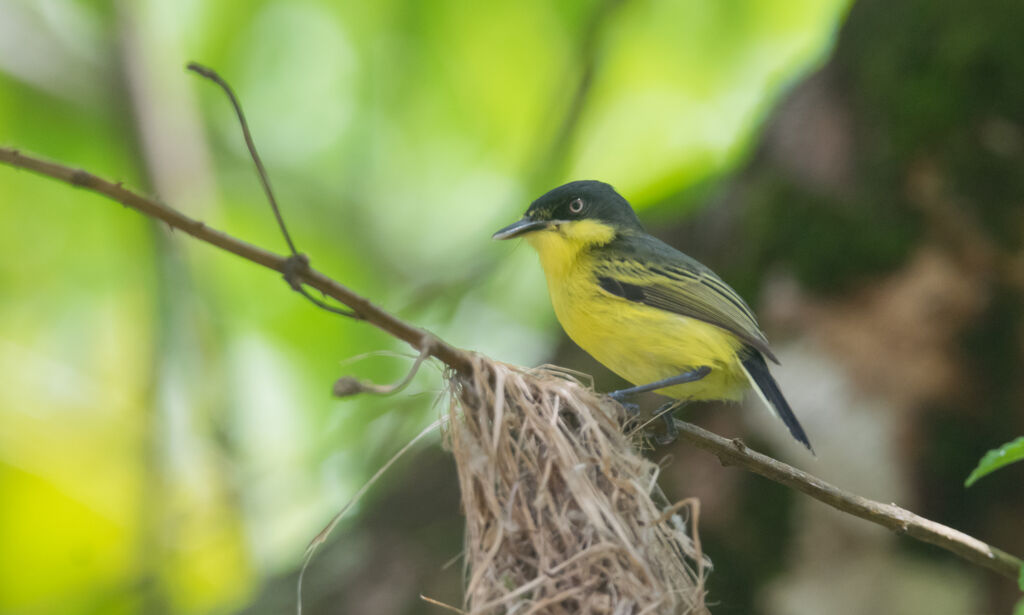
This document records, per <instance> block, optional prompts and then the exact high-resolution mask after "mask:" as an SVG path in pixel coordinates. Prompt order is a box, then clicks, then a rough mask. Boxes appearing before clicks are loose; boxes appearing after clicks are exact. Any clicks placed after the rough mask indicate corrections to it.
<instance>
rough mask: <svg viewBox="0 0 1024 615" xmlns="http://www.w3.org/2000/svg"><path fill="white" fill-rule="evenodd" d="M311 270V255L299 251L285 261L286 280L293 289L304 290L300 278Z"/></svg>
mask: <svg viewBox="0 0 1024 615" xmlns="http://www.w3.org/2000/svg"><path fill="white" fill-rule="evenodd" d="M308 272H309V257H308V256H306V255H305V254H302V253H298V254H293V255H291V256H289V257H288V258H287V259H285V261H284V280H285V282H288V286H291V287H292V290H297V291H300V292H301V291H302V282H301V281H300V280H299V278H300V277H301V276H302V275H303V274H305V273H308Z"/></svg>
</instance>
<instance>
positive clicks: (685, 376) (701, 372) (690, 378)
mask: <svg viewBox="0 0 1024 615" xmlns="http://www.w3.org/2000/svg"><path fill="white" fill-rule="evenodd" d="M710 373H711V368H710V367H708V366H707V365H702V366H701V367H698V368H697V369H694V370H690V371H688V372H683V373H681V374H679V375H678V376H672V377H671V378H665V379H664V380H658V381H656V382H651V383H649V384H642V385H640V386H636V387H630V388H628V389H619V390H618V391H612V392H611V393H609V394H608V397H611V398H612V399H614V400H615V401H617V402H619V403H622V400H624V399H627V398H629V397H633V396H634V395H639V394H640V393H647V392H648V391H657V390H658V389H664V388H665V387H671V386H675V385H677V384H685V383H687V382H696V381H698V380H700V379H701V378H703V377H704V376H707V375H708V374H710Z"/></svg>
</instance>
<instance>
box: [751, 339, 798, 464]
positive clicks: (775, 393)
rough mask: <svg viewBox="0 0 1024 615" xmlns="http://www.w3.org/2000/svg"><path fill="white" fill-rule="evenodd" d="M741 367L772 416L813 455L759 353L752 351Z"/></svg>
mask: <svg viewBox="0 0 1024 615" xmlns="http://www.w3.org/2000/svg"><path fill="white" fill-rule="evenodd" d="M742 365H743V371H745V372H746V373H747V378H749V379H750V384H751V385H752V386H753V387H754V390H755V391H757V395H758V397H760V398H761V401H763V402H764V403H765V405H766V406H768V409H769V410H771V411H772V414H774V415H775V416H777V417H779V418H780V419H782V422H783V423H785V424H786V427H788V428H789V433H791V434H793V437H794V438H796V441H797V442H799V443H800V444H803V445H804V446H806V447H807V450H809V451H811V454H814V449H813V448H811V442H810V440H808V439H807V434H805V433H804V428H803V427H801V426H800V421H798V420H796V415H795V414H793V410H792V409H791V408H790V407H789V402H787V401H786V398H785V397H783V396H782V391H780V390H779V385H778V383H776V382H775V378H773V377H772V373H771V372H770V371H768V364H767V363H765V361H764V357H763V356H762V355H761V353H760V352H758V351H756V350H754V351H753V352H751V353H750V356H749V357H747V358H746V359H743V361H742Z"/></svg>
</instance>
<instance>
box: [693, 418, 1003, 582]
mask: <svg viewBox="0 0 1024 615" xmlns="http://www.w3.org/2000/svg"><path fill="white" fill-rule="evenodd" d="M676 427H677V428H678V429H679V437H681V438H685V439H686V440H688V441H689V442H690V443H691V444H693V445H694V446H696V447H697V448H700V449H704V450H706V451H708V452H710V453H713V454H714V455H716V456H717V457H718V459H719V461H721V462H722V464H723V465H736V466H740V467H742V468H743V469H744V470H748V471H750V472H753V473H755V474H760V475H761V476H764V477H765V478H767V479H770V480H773V481H775V482H777V483H779V484H781V485H785V486H786V487H790V488H792V489H796V490H797V491H802V492H804V493H806V494H807V495H809V496H811V497H812V498H814V499H816V500H820V501H822V502H824V503H826V504H828V505H829V506H831V507H833V508H835V509H837V510H840V511H842V512H845V513H848V514H851V515H854V516H856V517H860V518H861V519H866V520H868V521H871V522H872V523H877V524H878V525H881V526H882V527H885V528H888V529H890V530H892V531H894V532H896V533H897V534H904V535H906V536H910V537H911V538H916V539H917V540H920V541H922V542H927V543H930V544H933V545H936V546H938V547H942V548H943V549H945V550H947V551H950V552H952V553H955V554H956V555H959V556H960V557H962V558H964V559H965V560H967V561H969V562H971V563H973V564H977V565H979V566H982V567H985V568H988V569H989V570H992V571H994V572H997V573H999V574H1001V575H1003V576H1004V577H1009V578H1011V579H1016V578H1017V575H1019V574H1020V570H1021V565H1022V562H1021V560H1020V559H1018V558H1016V557H1014V556H1013V555H1010V554H1009V553H1006V552H1005V551H1001V550H999V549H997V548H995V547H993V546H990V545H987V544H985V543H984V542H982V541H980V540H978V539H977V538H974V537H972V536H968V535H967V534H964V533H963V532H960V531H958V530H954V529H953V528H951V527H947V526H945V525H942V524H940V523H936V522H934V521H929V520H928V519H925V518H924V517H921V516H918V515H915V514H914V513H912V512H910V511H909V510H906V509H904V508H900V507H899V506H896V505H895V504H883V503H881V502H876V501H875V500H869V499H867V498H865V497H861V496H859V495H855V494H853V493H850V492H848V491H843V490H842V489H840V488H838V487H836V486H835V485H832V484H830V483H827V482H825V481H823V480H821V479H820V478H818V477H816V476H812V475H811V474H808V473H807V472H804V471H803V470H798V469H796V468H794V467H793V466H791V465H788V464H785V463H782V462H781V461H778V460H777V459H773V458H771V457H768V456H767V455H762V454H761V453H758V452H757V451H755V450H752V449H750V448H749V447H747V445H746V444H744V443H743V442H742V441H740V440H729V439H726V438H723V437H722V436H719V435H717V434H714V433H711V432H710V431H707V430H706V429H701V428H700V427H697V426H696V425H693V424H692V423H685V422H683V421H678V420H677V421H676Z"/></svg>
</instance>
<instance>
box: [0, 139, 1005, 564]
mask: <svg viewBox="0 0 1024 615" xmlns="http://www.w3.org/2000/svg"><path fill="white" fill-rule="evenodd" d="M0 162H2V163H5V164H7V165H9V166H12V167H17V168H22V169H27V170H29V171H33V172H36V173H39V174H41V175H46V176H48V177H52V178H54V179H57V180H60V181H63V182H65V183H68V184H71V185H72V186H78V187H80V188H85V189H87V190H90V191H92V192H96V193H98V194H102V195H104V196H106V197H109V198H111V199H113V200H115V201H117V202H118V203H121V204H123V205H125V206H127V207H131V208H132V209H135V210H137V211H139V212H141V213H143V214H145V215H147V216H150V217H153V218H156V219H158V220H161V221H163V222H165V223H167V224H168V225H170V226H171V227H173V228H176V229H180V230H182V231H184V232H186V233H188V234H189V235H192V236H193V237H195V238H196V239H199V240H201V241H205V242H206V243H209V244H212V245H214V246H217V247H218V248H221V249H223V250H226V251H228V252H231V253H232V254H236V255H238V256H241V257H242V258H245V259H247V260H250V261H252V262H254V263H256V264H258V265H263V266H264V267H267V268H270V269H273V270H275V271H278V272H280V273H286V271H287V267H288V262H289V259H287V258H285V257H283V256H280V255H278V254H274V253H273V252H269V251H267V250H264V249H262V248H260V247H257V246H254V245H252V244H250V243H247V242H245V241H242V240H240V239H236V238H234V237H232V236H231V235H228V234H226V233H224V232H221V231H218V230H216V229H213V228H210V227H208V226H206V224H204V223H202V222H200V221H198V220H193V219H192V218H189V217H188V216H185V215H184V214H182V213H180V212H178V211H175V210H174V209H171V208H170V207H167V206H166V205H163V204H161V203H158V202H156V201H154V200H153V199H150V198H146V197H144V196H141V195H139V194H137V193H135V192H132V191H131V190H128V189H126V188H124V187H122V186H121V185H120V184H115V183H111V182H109V181H106V180H104V179H101V178H99V177H97V176H95V175H93V174H91V173H87V172H86V171H82V170H76V169H72V168H70V167H67V166H64V165H61V164H57V163H53V162H47V161H45V160H41V159H39V158H35V157H33V156H26V155H24V154H21V153H19V152H18V151H17V150H15V149H11V148H6V147H0ZM296 275H297V276H298V277H299V278H301V280H302V281H303V282H305V283H306V284H308V285H309V286H312V287H313V288H316V289H317V290H319V291H320V292H322V293H324V294H325V295H328V296H330V297H333V298H334V299H337V300H338V301H340V302H341V303H344V304H345V305H347V306H349V307H350V308H352V310H353V311H354V312H355V314H356V317H357V318H359V319H361V320H365V321H366V322H368V323H370V324H372V325H375V326H376V327H378V328H380V329H382V330H383V331H385V332H387V333H389V334H391V335H393V336H394V337H396V338H398V339H400V340H403V341H405V342H407V343H408V344H410V345H411V346H413V347H414V348H416V349H417V350H419V351H420V352H421V353H424V354H427V355H429V356H433V357H436V358H437V359H439V360H440V361H442V362H443V363H445V364H446V365H448V366H449V367H451V368H452V369H454V370H455V371H457V372H459V373H460V374H464V375H468V374H470V373H471V371H472V362H471V359H470V356H471V355H470V353H469V352H468V351H466V350H462V349H460V348H456V347H454V346H451V345H449V344H447V343H445V342H444V341H442V340H440V339H438V338H437V337H435V336H434V335H433V334H431V333H430V332H428V331H426V330H424V329H421V328H419V327H415V326H413V325H410V324H408V323H406V322H404V321H402V320H400V319H398V318H397V317H395V316H394V315H392V314H391V313H389V312H387V311H385V310H383V309H381V308H379V307H377V306H376V305H374V304H373V303H371V302H370V301H369V300H368V299H366V298H364V297H362V296H360V295H357V294H356V293H354V292H353V291H352V290H350V289H349V288H348V287H346V286H344V285H342V284H339V283H338V282H336V281H334V280H332V279H331V278H329V277H327V276H326V275H324V274H322V273H320V272H318V271H316V270H313V269H306V268H303V269H302V270H300V271H299V272H298V273H297V274H296ZM677 425H678V426H679V432H680V436H681V437H683V438H685V439H687V440H688V441H690V442H691V443H692V444H693V445H694V446H696V447H698V448H701V449H704V450H706V451H709V452H711V453H713V454H715V455H717V456H718V458H719V459H720V460H721V461H722V463H723V464H726V465H737V466H740V467H742V468H744V469H746V470H749V471H751V472H754V473H756V474H760V475H761V476H764V477H765V478H768V479H771V480H773V481H775V482H777V483H780V484H782V485H785V486H787V487H790V488H792V489H796V490H798V491H802V492H804V493H806V494H807V495H809V496H811V497H813V498H815V499H817V500H820V501H822V502H824V503H826V504H828V505H829V506H832V507H834V508H836V509H838V510H840V511H843V512H845V513H849V514H851V515H855V516H857V517H860V518H862V519H866V520H868V521H871V522H872V523H877V524H878V525H881V526H882V527H886V528H889V529H891V530H893V531H895V532H896V533H898V534H905V535H907V536H910V537H912V538H915V539H917V540H920V541H923V542H927V543H931V544H933V545H936V546H939V547H942V548H943V549H946V550H947V551H950V552H952V553H955V554H956V555H959V556H960V557H962V558H963V559H965V560H967V561H969V562H971V563H973V564H977V565H979V566H982V567H985V568H988V569H989V570H992V571H995V572H997V573H998V574H1001V575H1003V576H1005V577H1008V578H1011V579H1016V578H1017V575H1018V574H1019V571H1020V569H1021V565H1022V563H1021V560H1019V559H1018V558H1016V557H1014V556H1012V555H1010V554H1009V553H1006V552H1004V551H1001V550H999V549H996V548H995V547H992V546H990V545H987V544H985V543H983V542H981V541H980V540H977V539H976V538H973V537H971V536H968V535H967V534H964V533H963V532H960V531H957V530H954V529H952V528H949V527H946V526H944V525H941V524H939V523H935V522H934V521H929V520H928V519H925V518H923V517H920V516H918V515H915V514H914V513H911V512H910V511H907V510H904V509H902V508H900V507H898V506H895V505H893V504H882V503H881V502H875V501H873V500H869V499H867V498H863V497H861V496H858V495H854V494H852V493H848V492H846V491H843V490H841V489H839V488H837V487H835V486H833V485H830V484H829V483H826V482H825V481H823V480H821V479H819V478H816V477H814V476H812V475H810V474H808V473H806V472H803V471H801V470H798V469H796V468H794V467H792V466H790V465H787V464H785V463H782V462H781V461H777V460H775V459H772V458H771V457H768V456H766V455H762V454H761V453H758V452H756V451H753V450H751V449H749V448H747V446H746V445H745V444H743V443H742V442H741V441H739V440H727V439H725V438H723V437H721V436H718V435H715V434H713V433H711V432H709V431H706V430H704V429H701V428H700V427H697V426H696V425H692V424H690V423H683V422H680V421H677Z"/></svg>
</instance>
